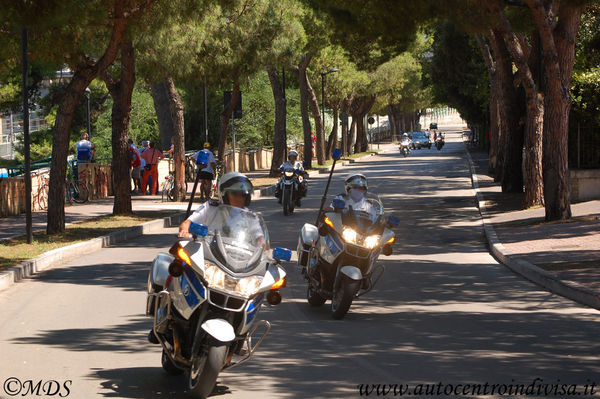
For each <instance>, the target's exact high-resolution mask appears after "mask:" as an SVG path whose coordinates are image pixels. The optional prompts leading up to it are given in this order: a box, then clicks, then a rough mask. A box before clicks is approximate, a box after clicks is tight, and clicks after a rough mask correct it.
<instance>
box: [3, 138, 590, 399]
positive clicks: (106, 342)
mask: <svg viewBox="0 0 600 399" xmlns="http://www.w3.org/2000/svg"><path fill="white" fill-rule="evenodd" d="M392 149H393V151H390V152H386V153H384V154H382V155H379V156H374V157H371V158H369V159H367V160H365V161H361V162H357V163H356V164H353V165H352V166H349V167H345V168H343V169H340V171H339V173H336V174H334V181H333V184H332V189H331V194H336V193H339V192H341V191H342V190H343V185H342V181H343V179H342V176H343V175H345V174H347V173H348V172H349V171H360V172H362V173H364V174H365V175H366V176H367V177H368V179H369V184H370V190H371V191H373V192H375V193H378V194H379V195H380V196H381V197H382V199H383V202H384V205H385V206H386V209H387V210H388V211H390V212H393V213H394V214H395V215H396V216H397V217H399V218H400V220H401V225H400V226H399V227H398V228H397V229H396V235H397V241H396V244H395V248H394V255H392V256H390V257H382V258H381V262H382V263H383V264H384V265H385V266H386V272H385V275H384V278H383V279H382V280H381V281H380V282H379V284H378V286H377V287H376V288H375V289H374V290H373V291H372V292H371V293H369V294H367V295H365V296H364V297H361V298H360V299H358V300H357V301H356V302H355V303H354V304H353V306H352V308H351V309H350V313H349V314H348V315H347V316H346V318H345V319H343V320H341V321H336V320H333V319H331V317H330V315H329V310H328V306H324V307H322V308H319V309H314V308H310V307H309V306H308V304H307V303H306V300H305V299H304V298H305V283H304V281H303V280H302V278H301V275H300V273H299V270H298V268H297V267H296V265H295V264H292V263H290V264H287V265H286V269H287V270H288V273H289V275H290V282H289V285H288V287H287V288H285V289H284V290H283V295H284V301H283V303H282V304H281V305H279V306H277V307H266V308H263V311H262V313H261V316H262V318H265V319H267V320H269V321H270V322H271V323H272V329H271V333H270V334H269V336H268V339H266V340H265V342H264V344H263V346H262V348H261V350H260V352H259V353H258V354H257V356H256V357H255V358H253V359H252V360H251V361H249V362H248V363H246V364H244V365H242V366H240V367H239V368H233V369H231V370H230V371H228V372H225V373H222V374H221V375H220V377H219V381H218V385H217V388H218V390H219V394H221V395H222V397H223V398H226V399H228V398H232V399H233V398H348V397H360V392H359V391H360V389H359V385H360V384H387V386H389V385H390V384H398V385H397V386H396V387H395V388H396V394H397V395H396V396H399V389H400V387H401V385H400V384H402V387H404V384H409V388H410V389H413V388H415V387H416V388H418V386H417V384H433V385H434V386H433V387H430V388H429V389H430V390H431V389H433V391H430V392H433V393H438V392H439V393H440V394H443V392H444V390H446V392H447V393H448V392H450V395H446V396H451V397H472V396H473V395H470V393H472V392H473V393H475V392H476V389H477V386H470V385H466V384H480V387H479V389H480V390H482V389H484V388H487V389H488V391H487V392H488V393H490V392H491V389H492V385H493V384H498V386H497V387H496V388H495V393H496V395H491V396H488V397H494V396H496V397H500V396H499V395H498V393H505V396H504V397H508V393H509V389H515V390H516V389H519V388H518V387H517V385H518V384H523V385H524V390H525V391H524V392H526V390H527V389H528V387H529V386H531V389H532V393H533V394H532V395H530V396H529V397H545V396H553V397H566V396H567V395H561V389H562V388H563V387H562V386H561V384H579V385H578V386H577V389H578V391H579V392H582V393H583V392H584V389H585V387H584V384H588V393H589V392H590V391H589V388H591V384H592V383H594V382H596V383H598V384H600V375H599V372H600V365H599V362H598V358H597V353H598V351H599V349H600V345H599V344H598V343H596V339H597V337H598V335H599V332H600V330H599V325H598V318H597V316H598V312H597V311H596V310H593V309H589V308H585V307H582V306H580V305H577V304H575V303H573V302H571V301H569V300H566V299H563V298H561V297H557V296H555V295H551V294H549V293H547V292H545V291H542V290H540V289H539V288H538V287H536V286H534V285H533V284H531V283H529V282H527V281H524V280H522V278H520V277H519V276H516V275H514V274H512V273H511V272H510V271H509V270H508V269H506V268H505V267H503V266H502V265H499V264H498V263H497V262H496V261H495V260H494V259H493V258H492V257H491V256H490V255H489V254H488V249H487V248H486V244H485V238H484V234H483V230H482V227H481V223H480V218H479V215H478V213H477V209H476V207H475V199H474V195H473V192H472V190H471V183H470V178H469V174H468V166H467V162H466V160H465V157H464V152H463V147H462V143H461V142H460V138H459V135H453V134H451V133H449V134H447V144H446V146H445V147H444V148H443V150H442V151H437V150H435V148H434V149H431V150H427V149H424V150H420V151H413V152H412V153H411V154H410V156H409V157H408V158H401V157H399V154H398V152H397V151H396V150H395V148H392ZM324 182H325V176H323V175H321V176H320V177H318V178H314V179H312V180H311V182H310V189H309V190H310V192H309V194H310V195H309V197H308V198H307V199H306V200H305V201H304V203H303V207H302V208H301V209H299V210H297V212H295V213H294V214H293V215H292V216H289V217H284V216H283V215H282V212H281V208H280V206H278V205H277V203H276V200H275V199H274V198H273V199H271V198H265V199H260V200H257V201H255V202H254V207H255V208H256V209H257V210H259V211H261V212H262V213H263V215H264V217H265V220H266V221H267V224H268V227H269V230H270V236H271V244H272V246H286V247H288V248H292V249H295V247H296V242H297V235H298V232H299V230H300V228H301V227H302V225H303V223H305V222H307V221H308V222H311V223H312V222H314V219H315V217H316V210H317V208H318V205H319V203H320V200H321V196H322V189H323V187H324ZM174 235H175V229H169V230H166V231H165V233H164V234H160V235H152V236H145V237H143V238H139V239H136V240H132V241H130V242H128V243H126V244H122V245H119V246H115V247H112V248H107V249H104V250H102V251H99V252H97V253H94V254H91V255H88V256H83V257H81V258H79V259H77V260H74V261H72V262H69V263H68V264H65V265H62V266H60V267H55V268H54V269H52V270H49V271H47V272H45V273H42V274H40V275H38V276H37V277H35V278H33V279H30V280H26V281H24V282H21V283H18V284H16V285H15V286H13V287H12V288H11V289H9V290H6V291H4V292H2V293H0V320H1V321H2V324H1V327H0V356H1V360H0V397H1V398H8V397H11V396H10V395H9V393H10V392H7V388H8V390H9V391H11V392H12V393H14V392H15V390H16V388H17V387H18V383H17V382H16V380H11V379H10V378H11V377H14V378H17V379H18V380H19V381H20V382H21V384H22V388H21V391H20V392H19V393H17V395H22V393H23V392H25V388H26V387H27V386H28V385H27V384H29V383H28V382H27V381H28V380H30V381H32V382H33V384H34V386H35V384H37V382H38V381H42V384H44V383H46V384H47V385H46V386H47V387H50V386H53V385H54V383H50V382H49V381H56V382H57V383H59V384H60V385H61V392H60V393H62V394H63V396H65V394H67V388H68V396H69V397H73V398H98V397H115V398H175V397H185V389H184V387H185V380H184V378H183V377H168V376H167V375H166V374H165V373H164V372H163V370H162V368H161V366H160V348H159V347H158V346H153V345H150V344H149V343H148V342H147V341H146V334H147V331H148V330H149V329H150V328H151V320H150V319H148V318H146V317H145V316H144V309H145V288H146V278H147V270H148V266H149V263H150V262H151V260H152V259H153V257H154V255H155V254H156V253H158V252H160V251H164V250H166V248H168V247H169V246H170V245H171V244H172V242H173V239H174ZM536 378H538V379H537V380H535V379H536ZM540 379H541V380H540ZM534 381H535V385H531V384H532V383H534ZM438 383H441V384H442V385H438ZM486 383H487V384H488V385H487V386H486V385H485V384H486ZM23 384H24V385H23ZM446 384H452V387H451V388H452V389H450V390H448V389H449V388H448V385H446ZM458 384H462V385H461V386H460V387H457V386H458ZM503 384H504V385H503ZM543 384H550V386H549V387H546V388H545V387H544V386H543ZM554 384H557V386H556V390H555V387H554ZM43 386H44V385H42V387H43ZM465 386H466V387H468V389H467V390H465ZM511 386H512V388H511ZM65 387H66V388H65ZM3 388H4V389H3ZM393 388H394V386H393V385H392V391H391V393H388V395H387V396H393ZM567 388H568V389H573V388H572V387H570V386H567V387H564V389H565V390H567ZM363 389H364V387H363ZM425 389H426V387H425V386H423V394H422V395H418V394H417V395H413V397H427V396H426V395H425V392H426V391H425ZM544 389H549V391H548V393H550V395H547V394H546V393H545V392H544ZM438 390H439V391H438ZM480 392H481V393H483V391H480ZM363 393H364V391H363ZM413 393H414V392H413ZM455 394H456V395H455ZM34 396H35V395H34ZM369 396H371V397H376V395H375V393H372V394H371V395H369ZM433 396H436V395H433ZM439 396H442V395H439ZM27 397H28V396H27ZM31 397H32V396H31ZM510 397H515V396H514V395H511V396H510Z"/></svg>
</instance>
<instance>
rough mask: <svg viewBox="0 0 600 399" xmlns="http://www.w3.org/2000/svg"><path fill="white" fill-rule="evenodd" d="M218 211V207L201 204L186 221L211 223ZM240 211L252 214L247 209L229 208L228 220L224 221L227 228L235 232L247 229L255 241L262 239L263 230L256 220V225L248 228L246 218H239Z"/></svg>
mask: <svg viewBox="0 0 600 399" xmlns="http://www.w3.org/2000/svg"><path fill="white" fill-rule="evenodd" d="M238 209H239V210H238ZM218 210H219V207H218V206H213V205H208V204H202V205H200V207H199V208H198V209H196V210H195V211H194V213H192V214H191V215H190V216H189V217H188V218H187V220H189V221H191V222H192V223H198V224H207V223H208V222H209V221H213V219H214V217H215V215H216V213H217V211H218ZM242 210H245V211H249V212H252V211H250V210H249V209H248V208H233V207H232V208H230V213H229V218H228V219H227V221H226V224H227V226H229V227H230V228H231V231H236V230H239V229H240V228H244V229H248V230H250V231H248V233H249V234H250V237H253V238H254V239H255V240H258V239H259V238H261V237H263V229H262V227H261V225H260V223H259V221H258V218H256V223H255V224H253V225H252V226H250V228H248V226H246V224H247V221H248V219H249V218H248V217H247V216H246V217H245V218H243V217H241V213H242ZM236 211H237V212H236ZM252 219H254V218H252ZM242 225H243V226H242Z"/></svg>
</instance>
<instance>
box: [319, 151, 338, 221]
mask: <svg viewBox="0 0 600 399" xmlns="http://www.w3.org/2000/svg"><path fill="white" fill-rule="evenodd" d="M341 157H342V150H340V149H339V148H336V149H335V150H333V153H332V154H331V158H333V165H331V171H330V172H329V179H328V180H327V186H325V192H324V193H323V198H322V199H321V206H320V207H319V213H317V221H316V222H315V226H316V225H318V224H319V219H321V213H322V212H323V205H325V200H326V199H327V192H328V191H329V184H330V183H331V176H333V170H334V169H335V163H336V162H337V161H338V159H340V158H341Z"/></svg>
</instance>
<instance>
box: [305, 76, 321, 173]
mask: <svg viewBox="0 0 600 399" xmlns="http://www.w3.org/2000/svg"><path fill="white" fill-rule="evenodd" d="M302 79H304V80H305V81H306V82H305V84H303V85H300V90H302V89H304V90H307V99H308V104H309V106H310V111H311V113H312V117H313V120H314V121H315V131H316V132H315V135H316V143H315V152H316V155H317V163H318V164H319V165H324V164H325V134H324V133H323V121H322V120H321V111H320V109H319V101H318V100H317V95H316V94H315V91H314V90H313V88H312V85H311V84H310V80H309V79H308V74H307V73H306V69H304V73H303V74H302Z"/></svg>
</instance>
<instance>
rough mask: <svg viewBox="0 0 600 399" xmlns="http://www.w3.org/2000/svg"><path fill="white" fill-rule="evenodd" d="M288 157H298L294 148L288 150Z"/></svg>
mask: <svg viewBox="0 0 600 399" xmlns="http://www.w3.org/2000/svg"><path fill="white" fill-rule="evenodd" d="M290 157H296V159H298V153H297V152H296V151H294V150H291V151H290V152H288V159H290Z"/></svg>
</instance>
